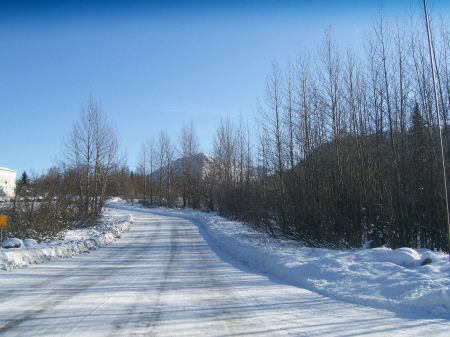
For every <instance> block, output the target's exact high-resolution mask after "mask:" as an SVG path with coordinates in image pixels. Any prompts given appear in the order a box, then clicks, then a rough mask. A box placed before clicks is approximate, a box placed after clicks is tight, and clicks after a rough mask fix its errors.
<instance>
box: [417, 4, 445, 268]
mask: <svg viewBox="0 0 450 337" xmlns="http://www.w3.org/2000/svg"><path fill="white" fill-rule="evenodd" d="M423 10H424V13H425V26H426V29H427V37H428V50H429V52H430V63H431V73H432V75H433V89H434V101H435V104H436V113H437V123H438V129H439V142H440V146H441V162H442V175H443V178H444V196H445V211H446V218H447V249H448V252H449V261H450V215H449V209H448V191H447V176H446V173H445V158H444V145H443V143H442V130H441V114H440V110H439V98H438V90H437V87H436V64H435V62H434V61H435V55H434V48H433V38H432V35H431V27H430V20H429V17H428V8H427V0H423Z"/></svg>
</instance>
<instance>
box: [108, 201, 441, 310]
mask: <svg viewBox="0 0 450 337" xmlns="http://www.w3.org/2000/svg"><path fill="white" fill-rule="evenodd" d="M110 206H111V207H115V208H122V209H129V210H131V209H133V208H136V207H140V206H131V205H129V204H125V203H124V202H121V201H120V200H115V202H113V203H111V204H110ZM141 211H142V209H141ZM146 211H148V212H151V213H155V214H160V215H168V216H176V217H181V218H186V219H189V220H193V221H194V222H195V223H196V224H197V225H198V226H199V228H200V230H201V232H202V233H203V235H204V236H205V237H206V238H207V240H209V241H210V242H213V244H214V246H219V247H220V249H222V250H223V251H224V252H225V253H227V254H228V255H229V256H231V257H232V258H234V259H236V260H239V261H241V262H242V263H244V264H245V265H246V266H248V267H251V268H254V269H257V270H259V271H261V272H264V273H266V274H268V275H270V276H273V277H275V278H277V279H279V280H283V281H285V282H288V283H290V284H293V285H296V286H299V287H302V288H305V289H308V290H312V291H314V292H317V293H319V294H322V295H325V296H328V297H330V298H333V299H337V300H343V301H347V302H351V303H356V304H361V305H365V306H372V307H377V308H384V309H389V310H392V311H395V312H400V311H401V312H411V313H415V314H420V315H425V316H431V317H442V318H450V263H449V262H448V256H447V255H446V254H444V253H436V252H432V251H429V250H426V249H411V248H400V249H395V250H393V249H389V248H386V247H381V248H372V249H354V250H331V249H323V248H310V247H305V246H303V245H301V244H300V243H298V242H295V241H292V240H288V239H284V238H273V237H271V236H269V235H268V234H266V233H262V232H259V231H256V230H253V229H251V228H250V227H249V226H246V225H244V224H242V223H240V222H236V221H230V220H227V219H225V218H223V217H220V216H218V215H217V214H215V213H205V212H200V211H195V210H170V209H164V208H152V209H148V210H146ZM430 260H431V261H430ZM424 262H425V263H427V264H426V265H421V264H422V263H424Z"/></svg>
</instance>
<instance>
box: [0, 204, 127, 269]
mask: <svg viewBox="0 0 450 337" xmlns="http://www.w3.org/2000/svg"><path fill="white" fill-rule="evenodd" d="M130 222H132V217H131V216H130V215H124V214H123V212H117V211H116V210H112V209H105V211H104V214H103V218H102V224H101V225H98V226H95V227H92V228H86V229H77V230H70V231H67V233H66V234H65V238H64V240H60V241H49V242H45V243H41V244H37V242H35V241H34V240H30V239H28V240H24V241H23V242H22V241H21V240H19V241H20V242H21V243H22V244H21V246H20V247H22V248H10V249H1V250H0V269H3V270H10V269H14V268H20V267H24V266H27V265H29V264H33V263H42V262H45V261H48V260H51V259H54V258H65V257H72V256H74V255H77V254H82V253H87V252H89V251H91V250H95V249H97V248H100V247H103V246H106V245H109V244H110V243H112V242H113V241H115V240H116V239H117V238H119V237H120V236H121V235H122V233H123V232H124V231H126V230H128V226H129V224H130ZM9 240H10V239H9ZM16 240H17V239H16ZM5 241H7V240H5ZM33 241H34V242H33Z"/></svg>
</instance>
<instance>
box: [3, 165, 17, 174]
mask: <svg viewBox="0 0 450 337" xmlns="http://www.w3.org/2000/svg"><path fill="white" fill-rule="evenodd" d="M0 171H7V172H14V173H16V171H14V170H11V169H9V168H7V167H1V166H0Z"/></svg>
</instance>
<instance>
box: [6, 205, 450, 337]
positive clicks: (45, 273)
mask: <svg viewBox="0 0 450 337" xmlns="http://www.w3.org/2000/svg"><path fill="white" fill-rule="evenodd" d="M123 212H128V211H123ZM129 212H131V213H132V214H133V217H134V223H133V224H132V225H131V227H130V231H128V232H126V233H125V234H124V235H123V237H122V238H121V239H120V240H119V241H117V242H115V243H114V244H112V245H110V246H108V247H105V248H102V249H100V250H98V251H94V252H91V253H90V254H87V255H83V256H78V257H75V258H72V259H61V260H55V261H52V262H49V263H45V264H41V265H34V266H31V267H28V268H24V269H20V270H15V271H11V272H0V287H1V288H0V289H1V290H0V336H359V335H364V336H375V335H376V336H438V335H442V336H448V332H449V331H450V322H449V321H448V320H439V319H417V318H416V317H402V316H398V315H396V314H395V313H392V312H389V311H384V310H379V309H373V308H367V307H361V306H357V305H353V304H348V303H343V302H339V301H335V300H332V299H329V298H327V297H323V296H320V295H318V294H315V293H313V292H310V291H307V290H304V289H301V288H297V287H293V286H290V285H286V284H283V283H280V282H277V281H274V280H271V279H270V278H268V277H266V276H264V275H260V274H258V273H255V272H252V271H250V270H247V269H246V268H245V267H244V266H241V265H239V264H238V263H235V262H233V261H230V260H229V259H228V258H227V257H226V256H225V255H224V253H222V252H220V251H219V250H218V248H216V247H215V246H214V244H213V243H209V244H208V243H207V242H206V241H205V239H204V237H203V236H202V235H201V234H200V233H199V230H198V228H197V226H196V225H195V224H193V223H192V222H190V221H189V220H185V219H179V218H174V217H166V216H161V215H153V214H150V213H147V212H143V211H140V210H139V209H136V210H133V211H129ZM217 253H218V254H219V255H217Z"/></svg>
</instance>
